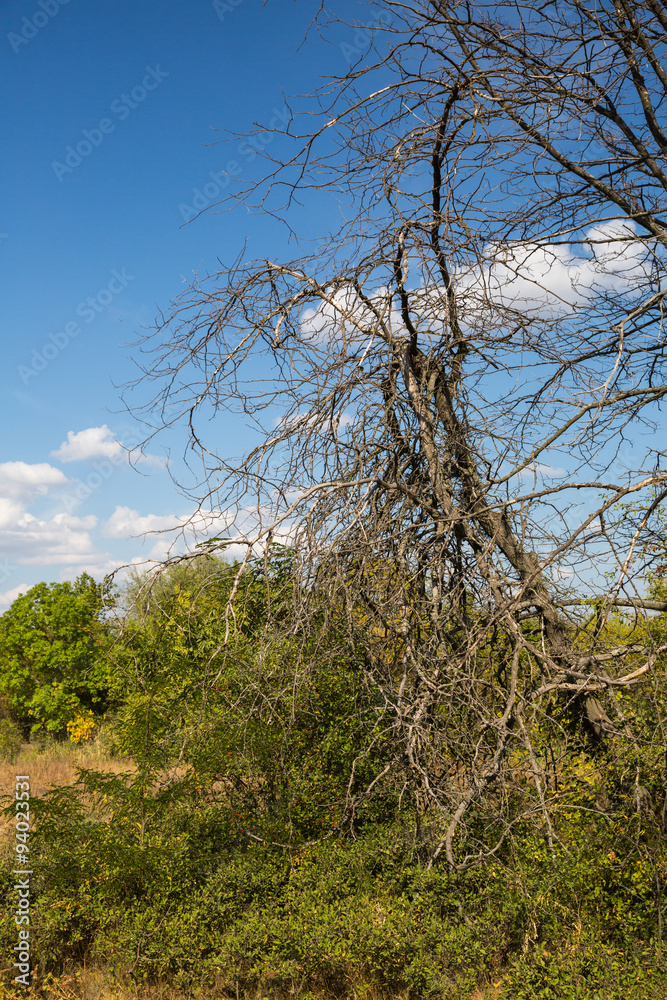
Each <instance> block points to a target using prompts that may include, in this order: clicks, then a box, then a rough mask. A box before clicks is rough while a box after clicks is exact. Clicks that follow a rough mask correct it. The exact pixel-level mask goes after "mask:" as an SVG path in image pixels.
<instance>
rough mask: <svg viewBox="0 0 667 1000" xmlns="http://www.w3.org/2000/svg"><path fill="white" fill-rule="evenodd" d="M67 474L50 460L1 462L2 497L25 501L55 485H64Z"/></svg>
mask: <svg viewBox="0 0 667 1000" xmlns="http://www.w3.org/2000/svg"><path fill="white" fill-rule="evenodd" d="M66 483H67V476H65V474H64V473H63V472H61V471H60V469H56V468H54V467H53V466H52V465H49V464H48V462H40V463H38V464H36V465H28V463H27V462H0V497H3V498H5V500H19V501H23V502H24V503H25V502H27V501H30V500H32V499H33V498H34V497H35V496H37V495H38V494H44V493H47V492H48V490H49V489H51V487H53V486H64V485H65V484H66Z"/></svg>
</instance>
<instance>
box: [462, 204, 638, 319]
mask: <svg viewBox="0 0 667 1000" xmlns="http://www.w3.org/2000/svg"><path fill="white" fill-rule="evenodd" d="M636 236H637V227H636V226H635V224H634V223H633V222H631V221H629V220H628V221H621V220H612V221H608V222H602V223H599V224H597V225H595V226H592V227H591V228H590V229H588V230H587V232H586V233H585V235H584V238H583V246H582V245H578V246H575V245H574V244H569V245H568V244H555V243H554V244H537V243H522V244H489V246H488V247H487V248H486V257H487V260H486V262H485V263H484V264H483V265H482V266H481V267H476V268H473V269H472V270H471V271H470V272H469V273H468V275H466V276H465V277H462V278H461V279H460V280H459V288H458V291H459V295H460V297H461V299H462V302H463V303H464V304H465V306H467V309H468V311H471V312H473V313H474V312H475V311H477V309H478V308H480V307H481V309H482V311H483V312H484V311H485V309H484V304H485V303H488V302H491V303H494V304H496V305H499V306H503V307H508V308H513V309H517V310H519V311H521V312H524V313H527V314H531V313H532V314H533V315H535V316H542V317H545V318H555V317H557V316H565V315H568V314H570V313H573V312H574V311H576V310H577V309H578V308H581V307H582V306H587V305H591V304H594V302H595V300H596V299H597V298H598V297H599V296H601V295H603V294H604V293H606V292H612V293H615V294H618V295H633V294H639V293H640V292H641V291H642V289H643V288H645V287H646V282H647V280H648V278H649V276H650V261H649V253H648V250H647V247H646V245H645V244H644V243H643V242H642V241H641V240H639V239H635V237H636ZM582 251H583V253H585V254H586V256H581V253H582ZM465 312H466V310H465V309H464V310H463V313H464V314H465Z"/></svg>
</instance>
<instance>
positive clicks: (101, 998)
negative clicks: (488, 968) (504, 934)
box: [5, 969, 500, 1000]
mask: <svg viewBox="0 0 667 1000" xmlns="http://www.w3.org/2000/svg"><path fill="white" fill-rule="evenodd" d="M499 987H500V983H496V984H494V985H493V986H488V987H486V989H480V990H478V991H476V992H475V993H473V994H472V995H471V996H470V1000H498V997H499V995H500V994H499ZM307 995H308V998H309V1000H338V997H337V996H334V994H332V993H329V992H322V993H312V992H308V994H307ZM350 996H351V997H353V998H357V997H358V998H360V1000H361V998H362V997H363V1000H407V994H406V993H404V992H403V993H387V992H385V991H382V992H380V991H378V990H377V989H373V988H371V987H368V986H367V985H361V984H360V987H359V992H358V993H357V992H356V990H354V989H352V990H351V992H350ZM5 997H6V1000H186V997H185V995H184V994H183V993H181V992H179V991H178V990H176V989H174V988H173V987H172V986H168V985H154V986H150V987H139V986H123V985H119V984H118V983H117V982H114V980H113V977H112V976H111V975H110V974H109V973H107V972H104V971H103V970H101V969H80V970H77V971H76V972H74V973H72V974H71V975H68V976H63V977H61V978H60V979H59V980H57V981H53V982H50V983H46V984H44V986H43V987H42V989H41V991H36V990H33V989H25V988H23V987H21V988H20V990H19V991H17V992H15V993H14V992H8V993H7V994H5ZM269 997H270V1000H299V994H298V993H296V994H289V993H282V992H279V991H275V990H271V991H270V992H269V991H268V990H267V989H264V990H262V989H258V990H253V991H251V992H247V991H244V990H239V991H238V992H237V991H236V990H235V989H233V988H232V989H231V990H230V988H229V987H227V988H218V989H215V988H202V989H199V990H195V992H194V993H192V994H188V996H187V1000H223V998H224V1000H269Z"/></svg>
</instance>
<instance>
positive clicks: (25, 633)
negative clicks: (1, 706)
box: [0, 573, 109, 733]
mask: <svg viewBox="0 0 667 1000" xmlns="http://www.w3.org/2000/svg"><path fill="white" fill-rule="evenodd" d="M107 596H108V594H107V593H105V588H104V587H103V586H101V585H99V584H97V583H96V582H95V580H93V578H92V577H91V576H89V575H88V574H87V573H83V574H82V575H81V576H80V577H79V578H78V579H77V580H76V582H75V583H69V582H65V583H51V584H47V583H38V584H37V585H36V586H34V587H31V588H30V590H29V591H28V592H27V593H26V594H22V595H21V596H20V597H18V598H17V599H16V600H15V601H14V603H13V604H12V606H11V607H10V608H9V610H8V611H6V612H5V613H4V614H3V615H2V617H0V692H2V694H3V695H4V697H5V699H6V703H7V707H8V708H9V710H10V712H11V713H12V715H13V716H14V718H15V719H16V721H17V722H18V723H19V724H20V726H21V727H22V729H23V730H24V732H28V731H31V732H37V731H38V730H44V729H45V730H48V731H49V732H53V733H59V732H62V731H63V730H64V729H65V728H66V726H67V723H68V722H70V721H72V720H74V719H75V718H76V717H77V715H79V714H81V713H82V712H83V711H91V712H93V713H96V714H98V713H101V712H103V711H104V709H105V708H106V705H107V691H108V687H109V667H108V662H107V660H106V659H105V655H104V654H105V645H106V642H107V637H108V634H109V628H108V624H107V623H106V622H105V620H104V614H103V611H104V601H105V597H107Z"/></svg>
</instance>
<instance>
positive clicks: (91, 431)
mask: <svg viewBox="0 0 667 1000" xmlns="http://www.w3.org/2000/svg"><path fill="white" fill-rule="evenodd" d="M122 455H123V448H122V447H121V445H120V442H118V441H117V440H116V438H115V437H114V435H113V432H112V431H110V430H109V428H108V427H107V425H106V424H102V426H101V427H87V428H86V429H85V430H83V431H77V432H76V433H75V432H74V431H68V432H67V441H63V443H62V444H61V445H60V447H59V448H57V449H56V450H55V451H52V452H51V458H57V459H58V460H59V461H60V462H84V461H86V460H87V459H91V458H110V459H118V458H121V457H122Z"/></svg>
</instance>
